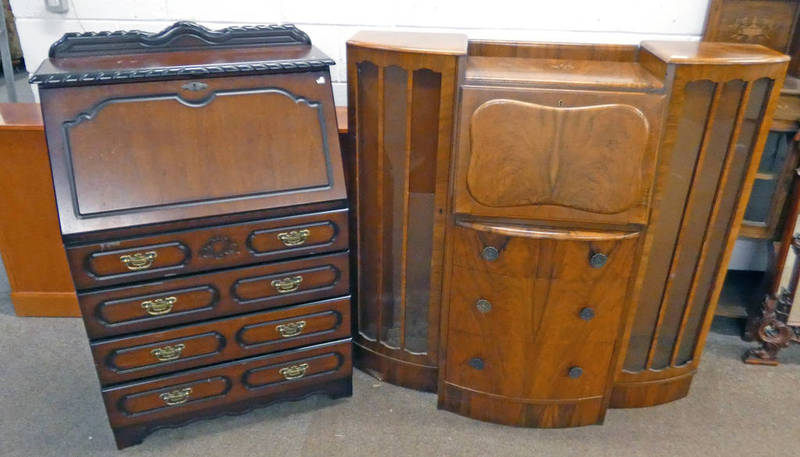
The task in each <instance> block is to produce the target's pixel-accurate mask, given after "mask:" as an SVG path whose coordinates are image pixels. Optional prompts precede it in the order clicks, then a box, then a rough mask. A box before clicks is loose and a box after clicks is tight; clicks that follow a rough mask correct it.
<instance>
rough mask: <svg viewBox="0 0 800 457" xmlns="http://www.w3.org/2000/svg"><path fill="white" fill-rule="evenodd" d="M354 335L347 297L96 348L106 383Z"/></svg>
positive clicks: (100, 343) (113, 341) (95, 345)
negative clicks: (352, 333)
mask: <svg viewBox="0 0 800 457" xmlns="http://www.w3.org/2000/svg"><path fill="white" fill-rule="evenodd" d="M349 334H350V299H349V297H345V298H337V299H331V300H325V301H320V302H314V303H307V304H303V305H298V306H292V307H289V308H281V309H279V310H274V311H265V312H259V313H253V314H246V315H244V316H238V317H233V318H227V319H219V320H214V321H209V322H204V323H201V324H194V325H188V326H183V327H178V328H173V329H170V330H163V331H158V332H151V333H145V334H137V335H134V336H129V337H123V338H116V339H111V340H102V341H95V342H93V343H92V344H91V349H92V355H93V356H94V359H95V365H96V366H97V372H98V376H99V378H100V383H101V384H103V385H109V384H116V383H120V382H124V381H129V380H132V379H136V378H142V377H148V376H153V375H157V374H162V373H168V372H173V371H178V370H183V369H187V368H192V367H196V366H201V365H209V364H212V363H219V362H224V361H226V360H232V359H238V358H242V357H248V356H252V355H257V354H262V353H265V352H273V351H278V350H283V349H288V348H292V347H297V346H303V345H307V344H313V343H319V342H323V341H329V340H333V339H339V338H344V337H347V336H349Z"/></svg>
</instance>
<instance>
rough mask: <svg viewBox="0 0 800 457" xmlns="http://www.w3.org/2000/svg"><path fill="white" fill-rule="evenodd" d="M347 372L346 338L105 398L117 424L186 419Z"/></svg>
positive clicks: (301, 392)
mask: <svg viewBox="0 0 800 457" xmlns="http://www.w3.org/2000/svg"><path fill="white" fill-rule="evenodd" d="M351 376H352V361H351V344H350V340H349V339H345V340H339V341H335V342H331V343H324V344H319V345H315V346H310V347H305V348H302V349H296V350H291V351H285V352H280V353H276V354H269V355H265V356H259V357H251V358H247V359H242V360H237V361H235V362H229V363H224V364H219V365H212V366H209V367H205V368H200V369H195V370H191V371H186V372H183V373H178V374H175V375H170V376H163V377H159V378H155V379H150V380H147V381H143V382H135V383H129V384H124V385H119V386H114V387H109V388H105V389H103V399H104V400H105V404H106V409H107V410H108V416H109V420H110V421H111V425H112V426H113V427H115V428H120V427H127V426H131V425H136V424H153V423H154V421H159V420H162V419H170V420H174V419H176V418H179V417H186V418H187V420H188V419H190V418H196V417H199V416H201V415H203V414H204V413H205V412H208V411H211V410H216V409H220V408H221V407H225V408H230V407H231V406H232V405H238V406H239V407H238V408H236V409H239V410H246V409H250V408H252V407H254V406H256V405H258V404H259V403H268V402H270V401H274V400H278V399H281V400H296V399H299V398H302V397H304V396H306V395H308V394H310V393H314V392H319V391H320V389H321V387H320V386H322V385H323V384H325V383H327V382H330V381H334V380H338V379H343V380H345V379H347V378H349V377H351Z"/></svg>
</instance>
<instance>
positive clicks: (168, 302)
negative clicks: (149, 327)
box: [142, 297, 178, 316]
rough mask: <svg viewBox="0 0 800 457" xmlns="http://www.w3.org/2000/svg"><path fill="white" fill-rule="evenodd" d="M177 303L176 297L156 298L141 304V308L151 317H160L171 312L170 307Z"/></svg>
mask: <svg viewBox="0 0 800 457" xmlns="http://www.w3.org/2000/svg"><path fill="white" fill-rule="evenodd" d="M177 302H178V299H177V298H176V297H164V298H156V299H155V300H147V301H143V302H142V308H143V309H144V310H145V311H146V312H147V314H149V315H151V316H160V315H162V314H167V313H169V312H170V311H172V307H173V306H174V305H175V303H177Z"/></svg>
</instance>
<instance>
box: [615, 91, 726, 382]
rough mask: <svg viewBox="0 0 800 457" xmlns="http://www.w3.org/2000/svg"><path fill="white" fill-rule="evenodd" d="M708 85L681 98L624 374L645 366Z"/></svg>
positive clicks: (699, 137) (705, 114)
mask: <svg viewBox="0 0 800 457" xmlns="http://www.w3.org/2000/svg"><path fill="white" fill-rule="evenodd" d="M714 87H715V84H714V83H713V82H711V81H692V82H690V83H688V84H687V85H686V88H685V91H684V92H685V94H686V97H685V102H684V106H683V113H682V114H681V118H680V120H679V123H678V129H677V132H676V134H675V143H674V146H673V148H672V154H671V156H670V157H669V160H670V165H669V166H670V173H669V176H668V177H667V178H666V179H667V182H666V185H665V191H664V194H663V195H662V196H661V198H660V199H659V200H658V201H657V202H656V205H657V207H656V208H655V209H656V211H658V213H657V218H658V219H657V220H655V219H654V220H653V221H651V223H653V224H654V230H655V233H654V234H653V248H652V251H651V253H650V261H649V262H648V264H647V267H646V268H647V271H646V272H645V278H644V282H643V285H642V289H641V290H642V291H643V292H642V293H641V294H640V297H639V303H638V307H637V311H636V317H635V320H634V324H633V328H632V330H631V337H630V342H629V349H628V355H627V357H626V359H625V365H624V369H625V370H626V371H632V372H636V371H641V370H644V369H645V368H646V364H647V355H648V352H649V350H650V343H651V341H652V338H653V334H654V331H655V326H656V321H657V319H658V311H659V308H660V307H661V297H662V294H663V291H664V285H665V283H666V280H667V276H668V274H669V267H670V265H671V263H672V255H673V253H674V249H675V241H676V239H677V236H678V229H679V228H680V222H681V215H682V214H683V209H684V201H685V199H686V195H687V193H688V190H689V184H690V180H691V177H692V170H693V169H694V164H695V161H696V160H697V153H698V151H699V150H700V143H701V142H702V139H703V132H704V131H705V127H706V119H707V118H708V110H709V106H710V104H711V96H712V95H713V92H714Z"/></svg>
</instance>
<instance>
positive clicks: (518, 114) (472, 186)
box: [454, 82, 664, 224]
mask: <svg viewBox="0 0 800 457" xmlns="http://www.w3.org/2000/svg"><path fill="white" fill-rule="evenodd" d="M663 103H664V96H663V95H662V94H659V93H636V92H616V91H610V90H608V91H601V90H558V89H541V88H531V87H526V88H515V87H496V86H483V85H480V84H477V83H473V82H470V84H466V85H464V87H463V88H462V103H461V109H460V112H459V115H458V116H459V127H458V129H457V135H458V136H457V145H456V151H457V152H456V154H457V155H456V158H455V168H454V173H455V175H454V179H455V181H454V205H455V208H454V210H455V212H456V213H458V214H472V215H475V216H485V217H510V218H525V219H537V220H554V221H575V222H592V223H615V224H629V223H639V224H642V223H644V222H646V220H647V205H648V203H649V199H650V194H651V187H652V178H653V174H654V172H655V166H656V148H657V145H658V138H659V133H660V130H661V124H660V122H658V116H659V114H660V112H661V110H662V109H663Z"/></svg>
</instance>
